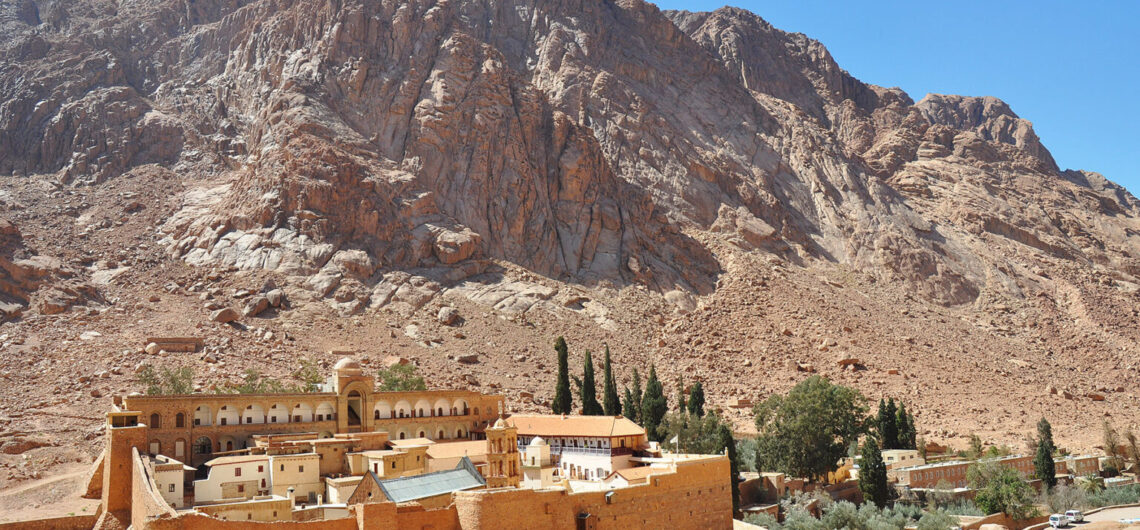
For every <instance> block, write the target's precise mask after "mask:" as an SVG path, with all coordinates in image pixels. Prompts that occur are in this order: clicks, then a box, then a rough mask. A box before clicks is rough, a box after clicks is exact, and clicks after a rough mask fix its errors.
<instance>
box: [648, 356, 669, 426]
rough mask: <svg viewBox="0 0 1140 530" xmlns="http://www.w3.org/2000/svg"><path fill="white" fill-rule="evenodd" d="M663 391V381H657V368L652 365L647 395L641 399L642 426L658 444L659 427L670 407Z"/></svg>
mask: <svg viewBox="0 0 1140 530" xmlns="http://www.w3.org/2000/svg"><path fill="white" fill-rule="evenodd" d="M663 390H664V389H662V388H661V381H660V380H658V379H657V367H655V366H653V365H650V366H649V379H648V380H647V381H646V382H645V395H643V396H642V398H641V426H642V427H645V432H646V433H647V434H648V435H649V439H650V440H653V441H656V442H659V441H661V435H660V434H659V433H658V432H657V427H658V426H660V425H661V419H662V418H664V417H665V412H666V411H667V410H668V407H669V405H668V401H667V400H666V399H665V393H664V391H663Z"/></svg>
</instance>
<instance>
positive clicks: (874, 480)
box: [859, 436, 890, 508]
mask: <svg viewBox="0 0 1140 530" xmlns="http://www.w3.org/2000/svg"><path fill="white" fill-rule="evenodd" d="M862 455H863V462H862V463H861V464H859V491H862V492H863V502H873V503H875V506H878V507H879V508H884V507H886V505H887V501H888V500H890V490H888V489H887V466H886V464H884V463H883V452H882V451H881V450H880V449H879V444H878V443H876V442H875V438H874V437H871V436H868V437H867V439H866V440H864V441H863V452H862Z"/></svg>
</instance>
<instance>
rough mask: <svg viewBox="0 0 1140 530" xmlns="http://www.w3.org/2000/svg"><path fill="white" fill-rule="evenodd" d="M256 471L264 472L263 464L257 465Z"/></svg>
mask: <svg viewBox="0 0 1140 530" xmlns="http://www.w3.org/2000/svg"><path fill="white" fill-rule="evenodd" d="M257 472H258V473H264V472H265V466H257Z"/></svg>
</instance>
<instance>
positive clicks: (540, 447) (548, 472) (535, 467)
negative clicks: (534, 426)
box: [522, 436, 558, 489]
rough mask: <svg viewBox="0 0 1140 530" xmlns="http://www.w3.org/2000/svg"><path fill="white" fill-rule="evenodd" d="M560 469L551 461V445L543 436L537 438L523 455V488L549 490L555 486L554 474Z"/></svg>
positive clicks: (528, 445)
mask: <svg viewBox="0 0 1140 530" xmlns="http://www.w3.org/2000/svg"><path fill="white" fill-rule="evenodd" d="M557 470H558V468H556V467H555V466H554V462H552V461H551V460H550V445H548V444H547V443H546V440H543V439H542V437H541V436H535V437H534V439H533V440H531V441H530V443H529V444H527V446H526V452H524V453H523V459H522V472H523V480H522V486H523V487H524V488H531V489H539V488H548V487H550V486H552V485H553V484H554V473H555V471H557Z"/></svg>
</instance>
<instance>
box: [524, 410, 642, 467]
mask: <svg viewBox="0 0 1140 530" xmlns="http://www.w3.org/2000/svg"><path fill="white" fill-rule="evenodd" d="M506 422H507V424H508V425H510V426H513V427H515V428H516V429H518V446H519V451H520V452H525V451H526V446H527V445H528V444H530V442H531V441H532V440H533V439H534V438H535V437H542V438H543V440H545V442H546V443H547V444H548V446H549V450H550V455H551V461H552V463H553V464H554V465H555V466H556V467H557V468H558V469H559V475H561V476H562V477H565V478H569V479H575V480H601V479H604V478H606V477H608V476H609V475H610V473H613V472H614V471H616V470H618V469H626V468H629V467H633V466H634V464H633V463H632V462H631V461H630V459H631V458H633V454H634V451H637V450H638V449H641V448H643V447H646V446H648V444H649V440H648V437H647V436H646V434H645V429H644V428H642V427H641V426H640V425H638V424H636V423H634V422H632V421H629V419H627V418H625V417H624V416H616V417H611V416H556V415H543V414H533V415H531V414H515V415H512V416H510V417H508V418H507V419H506Z"/></svg>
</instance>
